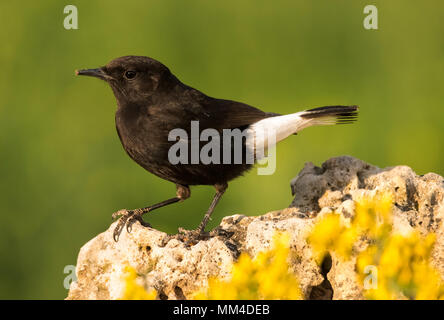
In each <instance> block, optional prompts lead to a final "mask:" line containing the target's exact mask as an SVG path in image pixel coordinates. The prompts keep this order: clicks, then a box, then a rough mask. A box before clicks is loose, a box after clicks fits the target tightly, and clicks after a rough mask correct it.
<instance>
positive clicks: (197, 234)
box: [179, 183, 228, 244]
mask: <svg viewBox="0 0 444 320" xmlns="http://www.w3.org/2000/svg"><path fill="white" fill-rule="evenodd" d="M214 187H215V188H216V194H215V195H214V197H213V201H212V202H211V205H210V207H209V208H208V210H207V212H206V213H205V216H204V217H203V219H202V221H201V223H200V224H199V226H198V227H197V229H195V230H191V231H188V230H184V229H182V228H179V233H181V236H180V238H181V240H185V242H186V243H188V244H189V243H192V242H195V241H196V240H198V239H199V238H201V237H202V235H203V234H204V233H205V227H206V226H207V223H208V221H209V220H210V218H211V214H212V213H213V211H214V208H215V207H216V205H217V203H218V202H219V200H220V198H221V197H222V195H223V194H224V192H225V190H227V188H228V184H226V183H224V184H216V185H214Z"/></svg>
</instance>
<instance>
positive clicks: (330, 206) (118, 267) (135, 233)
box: [68, 156, 444, 299]
mask: <svg viewBox="0 0 444 320" xmlns="http://www.w3.org/2000/svg"><path fill="white" fill-rule="evenodd" d="M291 190H292V192H293V195H295V198H294V200H293V202H292V203H291V205H290V207H289V208H286V209H283V210H278V211H273V212H270V213H267V214H265V215H262V216H254V217H247V216H242V215H234V216H229V217H225V218H224V219H223V220H222V221H221V223H220V225H219V226H218V227H217V229H218V230H224V232H223V233H219V235H215V236H212V237H211V238H210V239H208V240H205V241H200V242H199V243H197V244H196V245H194V246H191V247H189V248H187V247H185V246H184V244H183V243H181V242H179V241H177V240H170V241H169V242H168V243H167V244H166V245H163V243H162V242H163V239H164V238H165V237H166V234H165V233H163V232H160V231H157V230H154V229H150V228H145V227H142V226H141V225H140V224H139V223H136V224H134V225H133V230H132V232H131V233H127V232H126V231H124V232H123V233H122V235H121V237H120V240H119V242H117V243H116V242H114V241H113V237H112V232H113V230H114V227H115V223H114V224H112V225H111V226H110V228H109V229H108V230H107V231H105V232H104V233H102V234H100V235H98V236H97V237H95V238H94V239H92V240H90V241H89V242H88V243H86V244H85V245H84V246H83V247H82V248H81V250H80V253H79V256H78V262H77V269H76V272H77V278H78V280H77V282H74V283H73V284H72V285H71V288H70V291H69V295H68V299H118V298H119V297H121V295H122V290H123V282H122V277H123V275H124V268H125V266H128V265H129V266H131V267H133V268H134V269H135V270H136V271H137V273H138V274H139V279H138V280H140V283H141V284H143V285H144V286H145V287H146V288H155V289H156V290H157V291H158V292H159V297H160V298H161V299H186V298H190V297H191V295H192V293H194V292H196V291H197V290H199V289H201V288H204V287H205V286H206V284H207V280H208V277H211V276H218V277H222V278H226V277H228V276H229V272H230V267H231V265H232V263H233V262H234V261H236V259H237V257H238V256H239V253H240V252H248V253H249V254H250V255H251V256H254V255H256V254H257V253H258V252H260V251H262V250H266V249H267V248H268V247H269V246H270V244H271V240H272V236H273V233H274V231H276V230H279V231H287V232H289V233H290V234H291V237H292V238H291V248H292V250H294V252H296V257H297V258H295V259H293V260H292V261H289V264H290V267H291V270H292V271H293V272H294V273H295V274H296V275H297V276H298V278H299V279H300V282H301V287H302V291H303V292H304V295H305V297H306V298H307V299H308V298H311V299H331V298H333V299H362V298H363V294H362V292H361V290H362V289H361V288H360V286H359V285H358V284H357V282H356V274H355V270H354V262H353V261H351V262H343V261H341V260H340V259H338V258H337V257H336V256H335V255H334V254H332V255H331V260H329V261H328V263H325V261H324V263H323V265H322V266H321V267H319V266H318V265H317V264H316V263H315V261H314V259H313V256H312V252H311V248H310V245H309V244H308V243H307V241H306V236H307V234H308V233H309V232H310V231H311V229H312V227H313V225H314V224H315V223H316V222H317V221H319V220H320V219H322V217H323V216H324V215H325V214H326V213H329V212H332V211H336V212H337V213H339V214H340V215H341V219H345V220H347V219H350V218H351V217H352V216H353V213H354V201H353V200H356V199H357V198H358V197H359V196H361V195H363V194H368V195H371V194H374V193H375V192H377V191H380V190H385V191H390V192H392V193H393V195H394V201H395V206H394V212H393V214H394V218H393V228H394V230H396V231H397V232H401V233H407V232H409V231H410V230H413V229H416V230H419V231H420V232H421V233H422V234H427V233H429V232H435V233H436V235H437V240H436V244H435V248H434V251H433V256H432V263H433V264H434V266H435V267H436V268H437V269H438V270H439V271H440V273H441V275H442V277H443V279H444V225H443V223H442V220H443V218H444V179H443V178H442V177H441V176H439V175H437V174H434V173H429V174H426V175H423V176H418V175H416V174H415V173H414V172H413V171H412V170H411V169H410V168H409V167H406V166H397V167H392V168H385V169H380V168H377V167H375V166H372V165H369V164H367V163H365V162H363V161H361V160H359V159H355V158H353V157H348V156H343V157H337V158H332V159H329V160H327V161H326V162H325V163H323V164H322V166H321V167H317V166H315V165H314V164H312V163H307V164H306V165H305V167H304V168H303V169H302V170H301V172H300V173H299V175H298V176H297V177H296V178H294V179H293V180H292V182H291ZM215 234H217V232H215ZM366 245H367V244H366V243H362V244H359V246H360V247H361V249H362V248H364V247H365V246H366Z"/></svg>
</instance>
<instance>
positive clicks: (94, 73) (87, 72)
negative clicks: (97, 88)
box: [76, 68, 109, 80]
mask: <svg viewBox="0 0 444 320" xmlns="http://www.w3.org/2000/svg"><path fill="white" fill-rule="evenodd" d="M76 75H78V76H89V77H96V78H99V79H102V80H106V79H107V78H108V77H109V76H108V75H107V74H106V73H105V72H104V71H103V69H102V68H97V69H83V70H76Z"/></svg>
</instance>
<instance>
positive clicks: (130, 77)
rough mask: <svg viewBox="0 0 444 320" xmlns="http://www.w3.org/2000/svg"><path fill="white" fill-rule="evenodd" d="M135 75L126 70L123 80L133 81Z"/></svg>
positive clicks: (133, 72) (134, 72)
mask: <svg viewBox="0 0 444 320" xmlns="http://www.w3.org/2000/svg"><path fill="white" fill-rule="evenodd" d="M136 74H137V72H136V71H132V70H128V71H126V72H125V78H127V79H134V78H135V77H136Z"/></svg>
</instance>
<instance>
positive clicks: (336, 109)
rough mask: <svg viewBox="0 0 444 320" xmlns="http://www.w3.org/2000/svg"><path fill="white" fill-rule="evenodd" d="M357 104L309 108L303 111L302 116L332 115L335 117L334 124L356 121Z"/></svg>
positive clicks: (311, 117)
mask: <svg viewBox="0 0 444 320" xmlns="http://www.w3.org/2000/svg"><path fill="white" fill-rule="evenodd" d="M358 111H359V106H357V105H353V106H326V107H319V108H314V109H310V110H307V111H305V112H304V114H303V115H302V117H304V118H308V119H313V118H324V117H334V118H336V124H346V123H352V122H354V121H356V119H357V118H358Z"/></svg>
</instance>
